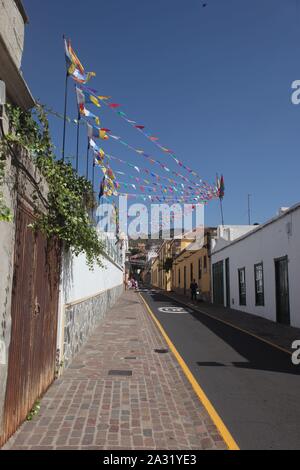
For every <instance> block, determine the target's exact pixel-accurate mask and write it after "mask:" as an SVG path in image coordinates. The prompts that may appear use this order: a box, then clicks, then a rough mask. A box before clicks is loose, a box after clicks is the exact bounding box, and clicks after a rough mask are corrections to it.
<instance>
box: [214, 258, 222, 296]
mask: <svg viewBox="0 0 300 470" xmlns="http://www.w3.org/2000/svg"><path fill="white" fill-rule="evenodd" d="M212 272H213V299H214V304H219V305H224V268H223V261H218V263H214V264H213V266H212Z"/></svg>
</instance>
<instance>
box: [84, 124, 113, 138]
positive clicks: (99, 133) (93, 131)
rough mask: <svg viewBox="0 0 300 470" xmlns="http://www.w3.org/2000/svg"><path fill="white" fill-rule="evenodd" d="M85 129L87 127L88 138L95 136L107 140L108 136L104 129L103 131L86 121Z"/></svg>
mask: <svg viewBox="0 0 300 470" xmlns="http://www.w3.org/2000/svg"><path fill="white" fill-rule="evenodd" d="M87 129H88V137H89V138H90V139H93V138H95V139H102V140H108V138H109V137H108V135H107V134H106V132H105V131H103V130H102V129H100V128H99V127H96V126H92V125H91V124H90V123H87Z"/></svg>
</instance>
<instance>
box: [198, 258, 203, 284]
mask: <svg viewBox="0 0 300 470" xmlns="http://www.w3.org/2000/svg"><path fill="white" fill-rule="evenodd" d="M198 273H199V274H198V277H199V279H201V277H202V258H199V260H198Z"/></svg>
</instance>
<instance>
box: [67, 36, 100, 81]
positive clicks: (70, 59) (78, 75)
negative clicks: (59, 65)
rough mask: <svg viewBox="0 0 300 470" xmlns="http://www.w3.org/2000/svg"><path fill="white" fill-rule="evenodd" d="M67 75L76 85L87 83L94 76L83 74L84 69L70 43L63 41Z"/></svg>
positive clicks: (93, 74) (88, 73)
mask: <svg viewBox="0 0 300 470" xmlns="http://www.w3.org/2000/svg"><path fill="white" fill-rule="evenodd" d="M64 44H65V56H66V65H67V73H68V75H70V76H71V77H72V78H73V79H74V80H75V81H76V82H78V83H82V84H84V83H87V82H88V81H89V80H90V79H91V78H92V77H94V76H95V75H96V74H95V72H85V70H84V67H83V65H82V63H81V62H80V60H79V59H78V57H77V54H76V53H75V52H74V49H73V48H72V46H71V41H70V39H69V40H66V39H64Z"/></svg>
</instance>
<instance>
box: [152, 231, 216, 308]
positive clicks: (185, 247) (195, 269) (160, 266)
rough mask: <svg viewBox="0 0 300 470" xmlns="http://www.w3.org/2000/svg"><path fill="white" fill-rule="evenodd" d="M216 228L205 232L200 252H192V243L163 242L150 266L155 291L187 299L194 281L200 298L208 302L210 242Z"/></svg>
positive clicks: (209, 288) (190, 241)
mask: <svg viewBox="0 0 300 470" xmlns="http://www.w3.org/2000/svg"><path fill="white" fill-rule="evenodd" d="M215 235H216V229H215V228H210V227H209V228H206V229H205V231H204V243H203V247H202V248H201V249H198V250H196V251H192V250H191V249H189V248H191V247H192V243H193V242H194V240H192V239H190V238H184V237H183V238H181V239H173V240H165V241H164V243H163V244H162V245H161V247H160V250H159V252H158V256H157V258H155V260H154V261H153V262H152V266H151V283H152V285H153V286H154V287H158V288H160V289H163V290H166V291H171V290H172V291H174V292H177V293H178V294H183V295H186V296H190V285H191V282H192V281H193V280H194V279H195V281H196V282H197V284H198V286H199V291H200V294H201V298H202V299H203V300H207V301H210V299H211V297H210V291H211V281H210V241H211V238H212V237H214V236H215Z"/></svg>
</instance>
